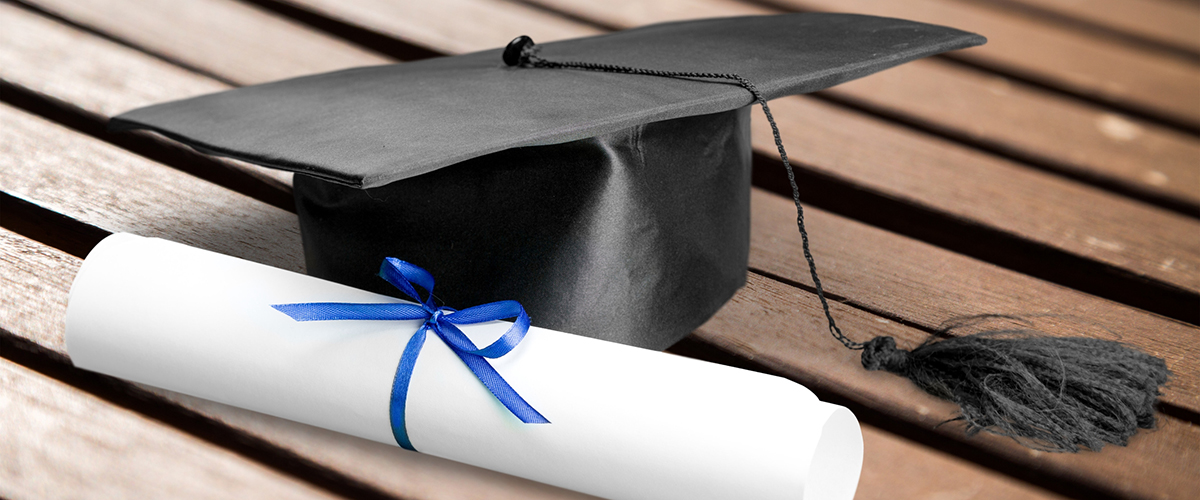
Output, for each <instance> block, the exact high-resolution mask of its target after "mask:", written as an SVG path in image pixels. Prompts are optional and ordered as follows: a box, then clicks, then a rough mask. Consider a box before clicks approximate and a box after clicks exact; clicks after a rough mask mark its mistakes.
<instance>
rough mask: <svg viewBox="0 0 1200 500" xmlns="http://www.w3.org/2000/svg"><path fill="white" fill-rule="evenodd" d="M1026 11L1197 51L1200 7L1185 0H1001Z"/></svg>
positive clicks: (1056, 19) (1067, 22) (1199, 39)
mask: <svg viewBox="0 0 1200 500" xmlns="http://www.w3.org/2000/svg"><path fill="white" fill-rule="evenodd" d="M1004 3H1008V4H1011V5H1014V6H1021V7H1025V8H1026V10H1025V11H1026V12H1030V13H1036V14H1041V15H1047V14H1049V15H1051V16H1050V17H1051V19H1053V20H1055V21H1058V22H1061V23H1065V24H1068V25H1079V24H1083V25H1085V26H1095V27H1098V28H1103V29H1105V30H1111V31H1113V32H1115V33H1119V34H1126V35H1131V36H1134V37H1137V38H1141V39H1144V40H1148V41H1152V42H1155V43H1158V44H1162V45H1164V46H1167V47H1173V48H1178V49H1183V50H1186V51H1189V52H1191V53H1193V54H1197V53H1200V29H1197V28H1196V27H1197V26H1200V10H1198V9H1196V5H1195V2H1190V3H1189V2H1188V1H1187V0H1182V1H1180V0H1140V1H1137V2H1129V1H1125V0H1088V1H1081V0H1004Z"/></svg>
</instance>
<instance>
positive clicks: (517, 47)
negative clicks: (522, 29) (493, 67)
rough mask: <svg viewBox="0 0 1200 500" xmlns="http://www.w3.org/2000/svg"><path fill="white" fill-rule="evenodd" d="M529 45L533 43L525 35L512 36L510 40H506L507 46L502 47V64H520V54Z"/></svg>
mask: <svg viewBox="0 0 1200 500" xmlns="http://www.w3.org/2000/svg"><path fill="white" fill-rule="evenodd" d="M531 45H533V39H532V38H529V37H528V36H526V35H521V36H519V37H516V38H513V40H512V41H511V42H508V46H507V47H505V48H504V56H503V59H504V64H507V65H509V66H520V65H521V62H522V61H521V54H522V53H523V52H525V49H526V48H527V47H529V46H531Z"/></svg>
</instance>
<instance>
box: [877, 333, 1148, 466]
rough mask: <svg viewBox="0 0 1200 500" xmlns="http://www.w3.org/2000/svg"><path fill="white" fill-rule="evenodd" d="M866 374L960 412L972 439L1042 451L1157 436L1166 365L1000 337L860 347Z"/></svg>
mask: <svg viewBox="0 0 1200 500" xmlns="http://www.w3.org/2000/svg"><path fill="white" fill-rule="evenodd" d="M862 364H863V367H865V368H866V369H868V370H886V371H889V372H892V373H895V374H898V375H902V376H904V377H907V378H908V379H910V380H912V382H913V383H915V384H916V385H917V386H919V387H921V388H922V389H924V390H925V391H927V392H929V393H930V394H933V395H935V396H938V397H941V398H943V399H948V400H950V401H953V402H955V403H957V404H958V405H959V407H960V408H961V412H962V413H961V416H960V417H959V418H957V419H953V420H951V421H954V420H962V421H964V422H965V423H966V427H967V433H968V434H969V435H974V434H976V433H978V432H979V431H987V432H991V433H993V434H999V435H1001V436H1008V437H1011V438H1013V439H1015V440H1016V441H1018V442H1019V443H1021V444H1023V445H1025V446H1029V447H1031V448H1035V449H1039V450H1043V451H1056V452H1078V451H1079V450H1081V449H1085V448H1086V449H1089V450H1093V451H1099V450H1100V449H1101V448H1103V447H1104V445H1105V444H1109V443H1111V444H1117V445H1122V446H1124V445H1125V444H1126V443H1128V441H1129V438H1130V436H1132V435H1133V434H1134V433H1136V432H1137V430H1138V429H1139V428H1141V429H1150V428H1153V427H1154V423H1155V418H1154V404H1155V402H1156V401H1157V399H1158V396H1160V395H1161V393H1160V392H1159V386H1161V385H1163V384H1164V383H1166V381H1167V378H1168V377H1169V376H1170V371H1169V370H1168V369H1167V365H1166V363H1165V362H1164V361H1163V360H1162V359H1161V358H1157V357H1154V356H1151V355H1149V354H1146V353H1143V352H1141V351H1139V350H1137V349H1134V348H1132V347H1130V346H1128V345H1126V344H1123V343H1121V342H1116V341H1112V340H1102V339H1094V338H1084V337H1068V338H1060V337H1048V336H1043V335H1039V334H1036V333H1035V332H1032V331H1030V330H996V331H990V332H983V333H978V334H974V335H967V336H961V337H952V338H948V339H944V340H934V339H930V340H929V341H926V342H925V343H923V344H921V345H920V346H918V347H917V348H915V349H913V350H912V351H905V350H902V349H897V348H896V341H895V340H894V339H893V338H891V337H876V338H874V339H872V340H870V341H868V342H867V343H866V344H865V345H864V349H863V353H862Z"/></svg>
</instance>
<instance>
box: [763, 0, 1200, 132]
mask: <svg viewBox="0 0 1200 500" xmlns="http://www.w3.org/2000/svg"><path fill="white" fill-rule="evenodd" d="M773 1H774V2H775V3H778V4H780V5H784V6H788V7H791V8H796V9H802V10H815V11H832V12H852V13H860V14H873V15H879V16H887V17H899V18H904V19H911V20H914V21H922V22H927V23H933V24H941V25H945V26H953V27H955V28H958V29H962V30H966V31H972V32H975V33H979V34H982V35H984V36H986V37H988V43H987V45H984V46H982V47H975V48H971V49H966V50H963V51H959V52H955V53H954V54H953V56H952V57H954V58H956V59H961V60H964V61H970V62H972V63H974V64H980V65H984V66H987V67H989V68H992V69H994V70H996V71H998V72H1001V73H1006V74H1011V75H1014V76H1018V77H1021V78H1025V79H1028V80H1031V81H1036V82H1039V83H1041V84H1044V85H1047V86H1050V87H1054V88H1057V89H1061V90H1064V91H1067V92H1071V93H1075V94H1078V95H1081V96H1086V97H1088V98H1092V99H1097V100H1100V101H1103V102H1107V103H1110V104H1112V105H1116V106H1120V107H1123V108H1127V109H1130V110H1136V111H1138V112H1142V113H1146V114H1148V115H1152V116H1156V117H1159V118H1161V119H1163V120H1167V121H1170V122H1172V123H1178V124H1180V125H1181V126H1185V127H1187V128H1190V129H1192V130H1196V129H1197V128H1200V65H1196V64H1195V63H1194V62H1193V61H1191V60H1190V59H1189V58H1185V57H1182V56H1177V55H1173V54H1169V53H1164V52H1158V51H1151V50H1144V49H1140V48H1137V47H1131V46H1128V45H1125V44H1122V43H1119V42H1117V41H1114V40H1111V39H1108V38H1101V37H1095V36H1090V35H1088V34H1086V33H1079V32H1077V31H1074V30H1068V29H1064V28H1063V27H1061V26H1059V25H1057V24H1055V23H1053V22H1051V21H1047V20H1043V19H1034V18H1030V17H1027V16H1022V15H1019V14H1015V13H1013V12H1011V11H1006V10H1003V9H999V8H993V7H991V6H988V5H984V4H982V3H975V2H960V1H956V0H901V1H895V0H773Z"/></svg>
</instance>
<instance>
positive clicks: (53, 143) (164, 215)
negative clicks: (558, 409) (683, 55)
mask: <svg viewBox="0 0 1200 500" xmlns="http://www.w3.org/2000/svg"><path fill="white" fill-rule="evenodd" d="M0 113H3V111H0ZM9 113H14V114H15V113H17V112H15V111H13V112H9ZM0 116H3V117H4V119H5V121H6V122H8V123H13V124H15V125H16V126H14V127H12V129H13V130H17V131H20V132H13V133H12V134H14V135H15V134H23V135H26V136H30V137H34V136H38V135H40V137H39V138H38V139H36V140H34V139H29V140H18V139H20V138H19V137H15V138H8V137H5V138H0V143H4V144H22V143H24V144H32V143H38V144H43V145H48V146H49V147H48V148H47V151H50V153H37V154H33V155H30V154H29V153H28V151H30V149H28V148H24V149H14V150H13V152H12V153H11V154H7V155H6V156H24V157H29V156H34V157H36V158H37V159H38V163H39V164H46V165H53V166H54V167H55V169H54V170H55V171H56V172H60V175H62V176H66V177H71V178H74V179H77V181H78V182H71V183H65V184H63V183H60V182H59V180H58V179H55V178H54V177H52V174H51V173H50V172H45V171H39V170H38V165H37V164H31V163H24V164H18V165H14V167H15V168H4V169H0V171H2V172H5V174H4V176H3V177H0V188H3V189H4V190H5V191H9V190H10V189H9V186H17V187H20V188H21V189H20V190H18V191H17V192H16V194H19V195H23V196H25V197H27V198H30V199H31V201H34V202H36V203H38V204H39V205H42V206H44V207H47V208H51V209H54V210H56V211H60V212H63V213H68V214H70V215H72V216H73V217H75V218H77V219H79V220H81V221H83V222H86V223H89V224H94V225H97V226H99V227H106V226H108V227H113V226H125V225H134V227H133V232H135V233H140V234H144V235H145V234H147V231H154V232H155V233H154V234H153V235H157V236H161V237H166V238H168V239H172V240H175V241H182V242H185V243H189V244H193V245H197V246H206V247H208V248H218V249H224V250H219V251H223V253H227V254H232V255H240V256H243V257H246V256H249V257H251V258H253V259H254V260H257V261H259V262H263V263H266V264H269V265H275V266H278V267H283V268H290V269H295V268H297V267H300V266H301V265H302V264H301V262H302V261H301V258H300V255H299V252H298V250H299V244H298V242H294V241H293V242H292V243H287V242H286V241H284V240H279V241H276V242H275V243H274V244H272V245H267V246H264V247H254V248H250V247H248V246H247V245H246V243H245V242H247V241H255V240H256V239H257V238H262V237H264V234H276V235H278V234H282V235H285V236H286V235H287V234H290V233H291V231H293V230H294V229H293V228H294V224H295V219H294V216H292V215H291V214H287V213H284V212H283V211H282V210H279V209H276V208H274V207H270V206H268V205H265V204H259V206H258V207H254V206H253V205H254V204H255V203H256V202H254V201H253V200H249V199H246V200H244V201H239V200H240V198H241V195H236V194H232V193H230V194H228V195H226V196H225V197H224V198H223V199H222V198H220V197H221V193H218V192H212V191H207V190H200V189H198V188H197V187H195V186H192V185H191V184H193V183H197V182H200V181H196V180H195V179H193V178H191V177H188V176H186V175H182V174H178V173H176V172H174V171H173V170H171V169H170V168H167V167H164V166H159V165H154V164H151V163H149V162H145V161H144V160H141V159H140V158H136V157H132V156H130V157H129V158H125V159H122V158H121V153H123V152H121V151H120V150H116V149H115V148H112V147H111V146H108V145H106V144H104V143H100V142H99V141H96V140H94V139H91V138H88V137H84V136H79V135H72V133H71V132H70V131H67V130H65V129H62V128H56V126H55V125H52V124H48V123H39V122H38V121H37V120H38V119H37V118H35V117H30V116H21V115H17V116H11V117H10V116H6V115H4V114H0ZM110 148H111V149H113V151H106V149H110ZM21 151H25V153H21ZM125 155H126V156H128V154H127V153H125ZM62 158H66V159H70V158H88V159H90V160H92V161H95V162H97V163H100V164H113V165H116V166H120V167H122V168H124V169H125V171H124V173H123V174H122V175H121V176H120V177H121V178H138V179H139V180H140V182H139V183H138V185H137V186H130V185H129V183H110V182H109V181H106V180H105V178H107V177H110V176H111V174H109V173H108V171H107V170H106V169H104V168H97V166H98V165H96V164H85V163H83V162H73V161H64V160H63V159H62ZM155 168H157V169H158V170H160V171H161V172H157V173H156V172H153V171H151V170H152V169H155ZM11 172H22V173H23V174H20V175H19V176H18V175H16V174H13V173H11ZM26 175H27V176H28V177H27V178H26V177H25V176H26ZM14 177H16V179H13V178H14ZM47 177H50V179H49V180H43V179H47ZM43 184H48V186H46V189H40V188H38V186H41V185H43ZM30 186H35V187H32V188H31V187H30ZM214 189H217V190H219V188H214ZM122 191H131V192H132V194H128V195H126V194H122ZM154 193H161V194H159V195H155V194H154ZM194 197H203V198H206V199H208V200H219V201H220V203H216V204H215V205H216V206H215V207H214V206H213V205H209V204H208V203H201V204H192V203H190V202H191V201H194V200H195V198H194ZM131 199H136V200H138V203H141V204H142V206H139V209H138V210H137V212H141V213H153V214H157V216H156V217H154V219H155V220H156V221H157V222H156V223H152V224H150V225H148V226H141V225H138V224H144V223H145V222H141V220H142V219H143V217H139V216H138V215H137V212H134V213H131V212H130V211H128V210H127V209H126V208H124V206H123V204H126V203H131V202H130V200H131ZM62 200H73V202H72V203H63V202H62ZM181 202H182V203H181ZM56 205H61V206H63V208H55V206H56ZM227 206H238V207H239V208H238V212H244V213H247V214H255V213H259V214H266V216H260V217H256V219H259V220H263V221H273V222H270V223H265V224H241V223H238V221H236V220H234V221H229V218H228V215H227V214H226V213H225V212H224V210H225V208H224V207H227ZM78 207H90V208H89V209H80V208H78ZM272 212H275V213H278V214H279V217H278V218H276V217H273V216H271V213H272ZM193 217H195V220H203V221H206V224H214V225H220V226H222V229H223V231H222V233H221V234H219V235H212V236H211V237H206V238H197V236H196V234H197V228H196V227H195V224H194V223H191V222H183V223H180V222H179V221H181V220H188V219H191V218H193ZM222 221H228V222H222ZM271 225H274V226H276V227H268V226H271ZM238 246H241V247H243V248H231V247H238ZM14 260H15V259H14ZM30 260H32V259H29V258H26V259H22V262H23V264H22V267H26V266H28V265H29V264H28V263H29V261H30ZM35 276H36V274H35ZM25 281H28V280H21V281H20V282H25ZM776 285H777V286H779V287H782V288H783V289H788V290H792V291H793V293H796V294H800V295H807V294H806V293H804V292H801V291H799V290H796V289H792V288H790V287H786V286H784V285H779V284H776ZM742 293H743V294H745V293H749V294H751V297H750V298H748V299H742V300H743V302H745V301H746V300H749V301H750V302H756V301H760V300H761V301H766V302H771V303H774V302H776V301H778V299H777V297H775V295H773V294H775V293H778V290H770V293H768V294H766V295H763V296H761V297H760V296H758V294H760V293H761V292H760V291H759V290H758V289H756V288H747V289H746V290H745V291H743V292H742ZM60 296H62V297H65V292H64V293H63V294H61V295H60ZM54 302H58V303H63V302H65V300H63V299H60V300H58V301H54ZM781 303H783V302H781ZM38 310H49V311H51V312H53V309H51V308H47V307H45V306H41V307H39V308H38ZM771 310H772V309H770V308H763V309H761V310H758V311H741V312H739V313H737V314H745V315H746V316H747V317H746V318H742V319H741V321H743V322H744V323H745V324H747V325H754V323H755V321H756V320H755V318H754V316H756V315H762V314H763V313H769V312H770V311H771ZM847 311H852V312H853V313H854V314H857V315H858V317H859V318H870V319H869V320H868V319H860V320H861V321H867V322H869V323H870V322H874V321H876V320H877V319H881V318H879V317H877V316H873V315H870V314H869V313H865V312H862V311H857V310H853V309H847V308H839V309H838V313H839V314H840V315H845V314H849V313H848V312H847ZM809 312H811V311H809ZM36 313H37V312H36V311H31V312H29V313H27V314H26V316H28V315H29V314H36ZM719 317H723V316H719ZM814 318H815V316H814ZM810 319H812V318H810ZM25 321H26V322H28V321H29V320H28V319H26V320H25ZM46 323H47V324H51V325H52V326H51V328H57V326H53V325H55V323H51V322H50V321H49V320H47V321H46ZM850 324H851V325H854V324H855V323H854V322H853V321H852V322H851V323H850ZM760 327H761V325H756V326H752V328H754V329H756V330H757V329H759V328H760ZM41 328H42V329H45V328H46V327H41ZM898 328H899V331H897V332H893V334H894V335H896V336H897V337H898V338H901V339H907V340H914V339H917V338H920V337H921V336H922V335H923V333H922V332H920V331H918V330H914V329H911V328H907V327H898ZM709 330H710V331H711V330H712V329H711V328H710V329H709ZM762 330H763V331H765V332H776V333H775V334H776V335H779V334H786V333H780V332H788V331H790V330H789V329H782V328H779V327H778V325H775V326H773V327H762ZM702 331H703V330H702ZM716 331H717V332H718V335H720V337H715V338H712V339H705V341H706V342H709V343H712V344H715V345H719V346H725V344H726V343H727V342H730V341H732V342H735V343H740V342H743V341H751V342H752V341H753V340H754V339H755V334H754V333H753V332H746V331H745V330H744V328H743V327H736V328H718V329H716ZM864 333H866V332H864ZM56 336H57V335H56V334H53V333H52V334H45V333H39V334H37V335H36V336H31V338H47V337H49V338H51V339H54V338H55V337H56ZM730 339H732V340H730ZM812 340H815V341H821V342H824V343H827V344H828V345H830V346H833V347H837V349H841V348H840V346H838V345H837V344H835V343H833V342H831V341H829V340H828V339H825V338H823V337H820V336H814V337H813V338H812ZM59 342H60V341H57V340H51V341H50V342H49V343H47V344H45V347H47V348H52V347H53V346H55V345H58V344H59ZM834 359H838V360H843V361H844V359H845V358H844V357H840V358H834ZM851 361H852V362H851V363H850V364H848V365H841V366H840V367H839V370H842V371H847V372H848V373H847V375H848V376H850V379H851V380H854V377H863V376H867V374H866V372H863V371H862V370H861V369H860V368H857V364H856V362H854V360H851ZM794 369H798V368H794ZM805 369H806V370H807V368H805ZM806 373H807V376H809V377H810V378H811V377H812V373H811V372H806ZM835 375H839V376H840V375H842V374H841V373H837V374H835ZM792 376H796V375H795V374H794V373H793V374H792ZM826 376H828V374H820V375H818V376H817V377H818V378H820V377H826ZM890 384H891V385H886V384H885V385H881V386H879V388H878V389H877V390H875V391H874V392H866V393H864V394H868V395H870V396H871V397H874V398H880V399H881V400H882V401H873V402H872V405H873V406H875V407H879V406H884V407H887V408H891V407H893V406H894V407H897V408H899V409H898V410H890V409H889V410H888V411H890V412H894V413H897V414H898V416H899V417H900V418H904V419H908V420H910V421H912V420H914V419H915V418H917V417H914V415H919V414H920V413H919V412H920V410H919V406H918V407H914V406H913V405H914V403H913V401H919V400H900V399H895V398H893V397H892V396H890V395H891V394H892V392H893V391H895V390H896V388H897V387H909V388H910V389H911V386H909V385H907V382H905V381H903V380H901V379H899V378H895V377H893V379H892V382H890ZM897 394H903V393H897ZM841 396H842V397H847V398H851V399H855V398H856V396H857V395H855V394H841ZM167 397H171V399H172V400H174V401H177V402H179V403H181V404H184V405H187V406H188V407H189V408H193V409H197V408H200V409H198V410H197V411H201V412H202V413H205V414H207V415H213V413H212V412H213V411H214V410H213V409H212V407H211V405H203V404H197V402H196V401H194V400H189V399H188V398H178V397H172V396H169V395H168V396H167ZM927 399H931V398H927ZM916 404H918V405H920V404H921V403H919V402H918V403H916ZM929 404H936V402H932V403H929ZM203 408H208V410H204V409H203ZM948 414H949V413H948V411H944V412H943V413H942V415H943V418H945V415H948ZM214 418H217V419H219V420H221V421H226V422H230V423H231V424H234V425H235V426H236V427H238V428H243V429H245V428H247V427H248V426H249V424H247V423H245V422H244V421H238V420H233V421H229V420H226V418H227V417H214ZM233 418H234V419H236V418H238V417H236V416H235V417H233ZM243 418H244V417H243ZM917 424H918V425H927V423H926V422H921V421H919V420H918V421H917ZM297 425H298V424H297ZM293 427H295V426H293ZM265 428H266V429H277V428H279V426H278V425H271V426H266V427H265ZM302 429H304V430H306V431H309V432H308V433H307V434H306V436H307V435H311V434H312V433H313V432H316V433H317V434H320V432H317V431H314V430H313V429H311V428H307V427H302ZM267 439H269V440H271V442H273V443H279V442H281V441H282V442H281V443H280V446H281V447H284V448H286V449H289V450H292V451H296V452H298V453H304V452H305V451H307V452H310V453H311V452H315V451H317V450H320V449H324V448H323V447H321V448H317V449H313V448H310V447H309V446H311V445H307V444H305V443H308V441H307V438H305V439H303V440H295V441H287V440H286V438H280V437H278V436H274V435H268V436H267ZM1175 442H1177V443H1180V444H1181V445H1186V444H1188V442H1186V441H1175ZM1000 443H1001V444H1000V445H999V446H1004V445H1011V443H1008V442H1007V441H1000ZM363 446H366V445H365V444H363ZM304 456H310V455H308V454H306V453H305V454H304ZM1106 456H1107V455H1106ZM1135 458H1141V459H1146V460H1150V459H1152V458H1153V457H1143V456H1141V455H1138V456H1137V457H1135ZM314 460H315V461H317V463H321V464H323V465H324V464H327V463H328V462H327V461H326V457H325V456H324V455H321V456H320V457H317V458H314ZM331 468H334V469H336V470H339V471H346V470H347V469H349V470H350V472H346V473H347V474H348V475H352V476H353V477H356V478H360V476H359V475H358V474H360V471H359V470H357V469H353V468H351V466H350V465H349V464H337V465H336V466H332V467H331ZM1144 469H1145V468H1144V467H1140V468H1134V469H1131V470H1134V471H1139V472H1140V471H1143V470H1144ZM932 474H933V475H934V476H936V475H937V473H936V472H934V473H932ZM360 479H361V480H363V481H366V482H368V483H369V484H373V485H374V484H378V483H379V481H380V480H379V479H378V478H374V477H367V478H360ZM1121 479H1122V480H1126V479H1128V478H1125V477H1121ZM1154 479H1158V480H1161V479H1162V478H1161V477H1159V478H1155V477H1151V478H1150V479H1148V480H1147V481H1150V480H1154ZM1085 480H1086V481H1091V482H1098V481H1100V478H1095V477H1090V476H1088V477H1085ZM379 487H380V488H385V489H386V488H390V487H392V486H391V485H390V483H387V484H382V485H380V486H379ZM1105 487H1107V486H1105ZM1142 487H1143V488H1148V487H1149V486H1147V485H1146V484H1143V485H1142Z"/></svg>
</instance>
